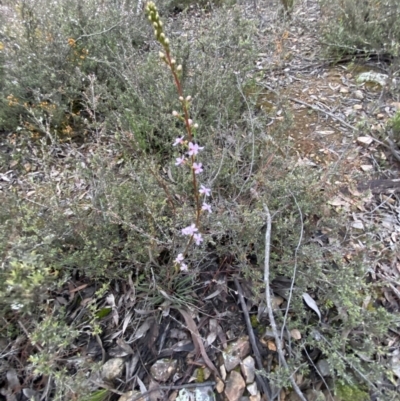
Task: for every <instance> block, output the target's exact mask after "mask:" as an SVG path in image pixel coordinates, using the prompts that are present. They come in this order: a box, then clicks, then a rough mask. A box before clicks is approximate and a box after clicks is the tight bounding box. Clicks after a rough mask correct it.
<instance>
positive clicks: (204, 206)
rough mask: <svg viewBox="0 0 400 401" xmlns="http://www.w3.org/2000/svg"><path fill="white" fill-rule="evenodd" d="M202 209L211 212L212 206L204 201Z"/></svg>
mask: <svg viewBox="0 0 400 401" xmlns="http://www.w3.org/2000/svg"><path fill="white" fill-rule="evenodd" d="M201 210H207V212H208V213H211V206H210V205H208V204H207V203H203V206H202V207H201Z"/></svg>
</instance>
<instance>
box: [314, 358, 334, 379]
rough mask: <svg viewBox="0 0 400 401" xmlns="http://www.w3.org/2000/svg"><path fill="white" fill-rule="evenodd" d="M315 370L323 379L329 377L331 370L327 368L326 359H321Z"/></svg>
mask: <svg viewBox="0 0 400 401" xmlns="http://www.w3.org/2000/svg"><path fill="white" fill-rule="evenodd" d="M317 369H318V372H319V373H320V375H322V376H323V377H326V376H330V375H331V368H330V367H329V363H328V361H327V360H326V359H321V360H320V361H318V362H317Z"/></svg>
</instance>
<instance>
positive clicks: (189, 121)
mask: <svg viewBox="0 0 400 401" xmlns="http://www.w3.org/2000/svg"><path fill="white" fill-rule="evenodd" d="M188 124H189V126H191V125H192V124H193V120H192V119H191V118H189V119H188Z"/></svg>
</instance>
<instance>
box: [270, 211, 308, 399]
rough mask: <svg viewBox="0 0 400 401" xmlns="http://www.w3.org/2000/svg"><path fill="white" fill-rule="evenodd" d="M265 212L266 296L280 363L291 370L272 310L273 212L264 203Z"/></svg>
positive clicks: (292, 380) (301, 397)
mask: <svg viewBox="0 0 400 401" xmlns="http://www.w3.org/2000/svg"><path fill="white" fill-rule="evenodd" d="M264 210H265V214H266V216H267V228H266V230H265V260H264V283H265V298H266V302H267V309H268V317H269V321H270V324H271V329H272V332H273V333H274V338H275V343H276V348H277V352H278V355H279V360H280V363H281V364H282V365H283V366H284V367H285V368H286V369H287V370H289V366H288V364H287V362H286V359H285V355H284V354H283V351H282V341H281V338H280V336H279V333H278V329H277V327H276V322H275V317H274V312H273V310H272V299H271V288H270V282H269V255H270V244H271V225H272V218H271V213H270V212H269V209H268V206H267V205H266V204H264ZM290 382H291V383H292V387H293V389H294V391H295V392H296V394H297V395H298V396H299V398H300V400H301V401H307V400H306V398H305V397H304V395H303V393H302V392H301V390H300V388H299V386H298V385H297V383H296V381H295V380H294V377H293V375H290Z"/></svg>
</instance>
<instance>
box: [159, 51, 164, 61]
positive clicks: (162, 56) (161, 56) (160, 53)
mask: <svg viewBox="0 0 400 401" xmlns="http://www.w3.org/2000/svg"><path fill="white" fill-rule="evenodd" d="M158 55H159V56H160V58H161V59H163V60H164V59H165V54H164V53H163V52H159V53H158Z"/></svg>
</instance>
